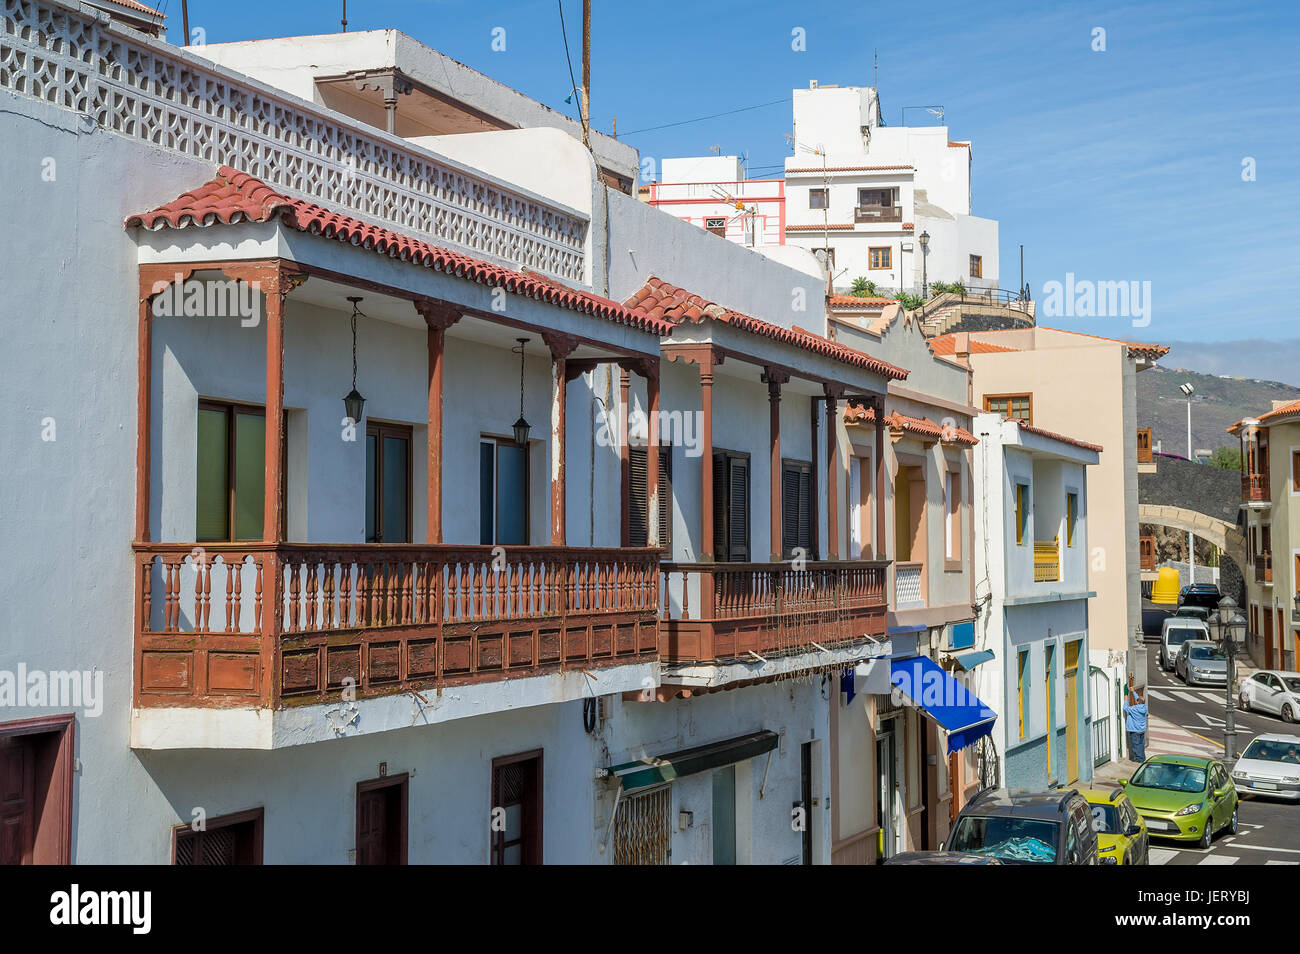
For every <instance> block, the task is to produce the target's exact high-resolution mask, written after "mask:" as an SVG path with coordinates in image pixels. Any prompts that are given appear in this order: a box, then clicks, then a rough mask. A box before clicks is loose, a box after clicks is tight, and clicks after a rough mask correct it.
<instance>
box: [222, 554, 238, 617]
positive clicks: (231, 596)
mask: <svg viewBox="0 0 1300 954" xmlns="http://www.w3.org/2000/svg"><path fill="white" fill-rule="evenodd" d="M230 561H231V557H230V556H223V557H222V558H221V565H222V566H223V567H225V568H226V632H227V633H233V632H234V631H235V619H234V614H235V576H236V567H238V566H239V564H238V563H233V564H232V563H231V562H230Z"/></svg>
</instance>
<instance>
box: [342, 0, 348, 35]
mask: <svg viewBox="0 0 1300 954" xmlns="http://www.w3.org/2000/svg"><path fill="white" fill-rule="evenodd" d="M343 32H344V33H347V32H348V0H343Z"/></svg>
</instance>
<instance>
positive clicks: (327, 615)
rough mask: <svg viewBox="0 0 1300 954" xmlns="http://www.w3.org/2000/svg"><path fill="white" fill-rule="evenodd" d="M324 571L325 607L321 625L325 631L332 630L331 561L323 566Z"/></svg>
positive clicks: (332, 564)
mask: <svg viewBox="0 0 1300 954" xmlns="http://www.w3.org/2000/svg"><path fill="white" fill-rule="evenodd" d="M324 570H325V584H324V590H325V605H324V607H323V619H322V624H323V625H324V627H325V629H333V628H334V561H333V560H331V561H329V562H328V563H326V564H325V565H324Z"/></svg>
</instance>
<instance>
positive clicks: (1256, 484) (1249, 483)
mask: <svg viewBox="0 0 1300 954" xmlns="http://www.w3.org/2000/svg"><path fill="white" fill-rule="evenodd" d="M1241 499H1242V501H1244V502H1245V503H1267V502H1268V499H1269V493H1268V474H1242V475H1241Z"/></svg>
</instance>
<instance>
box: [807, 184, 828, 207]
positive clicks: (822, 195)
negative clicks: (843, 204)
mask: <svg viewBox="0 0 1300 954" xmlns="http://www.w3.org/2000/svg"><path fill="white" fill-rule="evenodd" d="M830 204H831V195H830V190H829V189H809V190H808V208H810V209H828V208H830Z"/></svg>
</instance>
